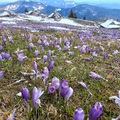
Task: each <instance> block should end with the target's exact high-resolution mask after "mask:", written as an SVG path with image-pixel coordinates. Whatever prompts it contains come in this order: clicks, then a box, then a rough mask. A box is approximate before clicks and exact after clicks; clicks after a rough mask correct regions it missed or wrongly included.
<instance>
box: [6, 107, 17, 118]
mask: <svg viewBox="0 0 120 120" xmlns="http://www.w3.org/2000/svg"><path fill="white" fill-rule="evenodd" d="M15 112H16V109H15V110H14V111H13V113H12V114H10V116H9V117H8V118H7V119H6V120H14V116H15Z"/></svg>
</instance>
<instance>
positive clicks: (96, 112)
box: [89, 102, 103, 120]
mask: <svg viewBox="0 0 120 120" xmlns="http://www.w3.org/2000/svg"><path fill="white" fill-rule="evenodd" d="M102 110H103V107H102V105H101V103H100V102H96V103H95V104H94V105H93V106H92V107H91V108H90V110H89V120H97V118H98V117H100V115H101V114H102Z"/></svg>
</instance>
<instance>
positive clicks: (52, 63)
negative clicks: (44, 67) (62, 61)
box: [48, 60, 54, 71]
mask: <svg viewBox="0 0 120 120" xmlns="http://www.w3.org/2000/svg"><path fill="white" fill-rule="evenodd" d="M53 65H54V61H53V60H50V61H49V63H48V70H49V71H50V70H51V68H52V67H53Z"/></svg>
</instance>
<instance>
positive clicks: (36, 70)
mask: <svg viewBox="0 0 120 120" xmlns="http://www.w3.org/2000/svg"><path fill="white" fill-rule="evenodd" d="M33 69H34V73H38V69H37V63H36V61H34V62H33Z"/></svg>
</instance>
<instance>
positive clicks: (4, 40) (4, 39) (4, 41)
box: [2, 34, 7, 44]
mask: <svg viewBox="0 0 120 120" xmlns="http://www.w3.org/2000/svg"><path fill="white" fill-rule="evenodd" d="M2 41H3V43H4V44H6V42H7V40H6V38H5V36H4V34H2Z"/></svg>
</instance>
